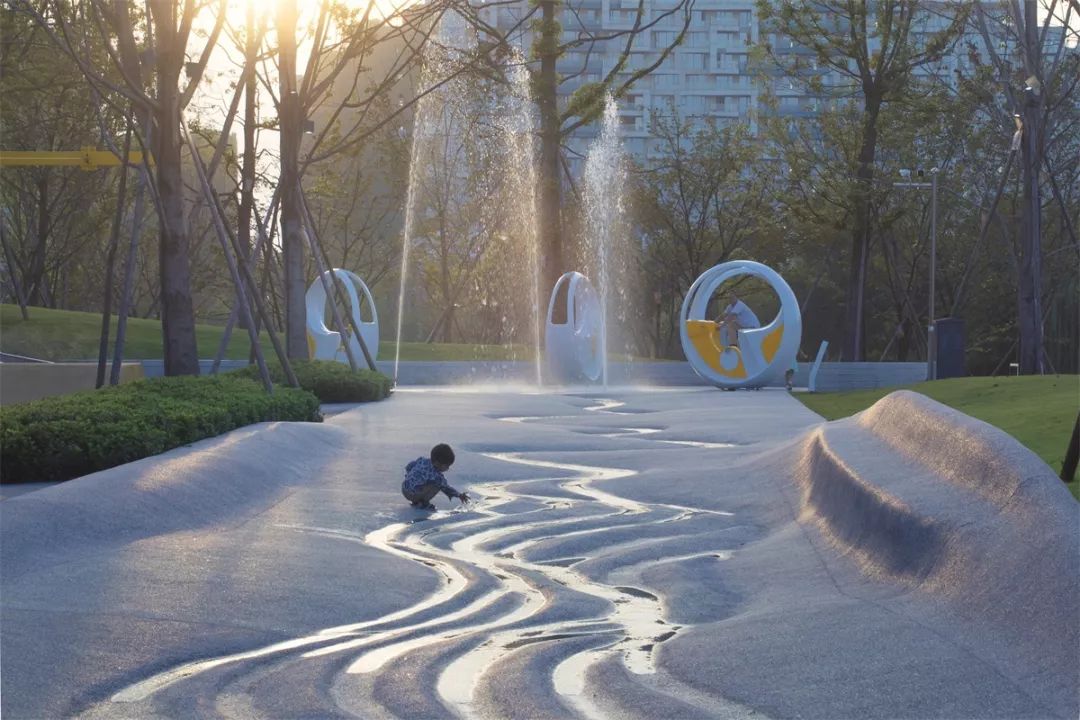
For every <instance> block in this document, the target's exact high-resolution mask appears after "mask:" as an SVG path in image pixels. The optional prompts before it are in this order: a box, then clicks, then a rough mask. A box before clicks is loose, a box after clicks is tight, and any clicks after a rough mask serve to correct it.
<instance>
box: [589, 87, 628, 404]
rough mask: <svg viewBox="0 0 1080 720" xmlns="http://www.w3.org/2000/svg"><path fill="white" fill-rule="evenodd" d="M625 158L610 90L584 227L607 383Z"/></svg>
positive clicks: (593, 156)
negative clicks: (596, 289) (614, 253)
mask: <svg viewBox="0 0 1080 720" xmlns="http://www.w3.org/2000/svg"><path fill="white" fill-rule="evenodd" d="M625 192H626V162H625V156H624V154H623V151H622V145H621V143H620V142H619V106H618V104H617V103H616V102H615V98H613V97H612V96H611V95H610V94H608V95H607V97H606V99H605V102H604V114H603V118H602V121H601V124H600V135H599V136H598V137H597V138H596V140H595V141H593V143H592V145H591V146H590V147H589V154H588V157H587V158H586V160H585V189H584V198H583V200H584V206H585V207H584V210H585V231H586V238H587V241H588V245H589V251H590V253H589V255H590V258H589V259H590V262H593V263H595V272H593V273H591V274H593V275H594V277H595V278H596V280H597V282H598V284H599V293H600V314H601V317H602V322H601V331H600V337H601V350H600V352H601V362H602V367H603V370H602V373H601V378H602V382H603V384H604V385H605V386H606V385H607V384H608V329H609V327H610V320H611V318H610V313H609V299H610V297H611V290H612V287H611V286H612V279H613V272H612V270H613V268H612V263H611V259H612V258H611V252H612V250H613V244H614V240H615V238H616V237H617V234H618V233H621V232H624V231H625V227H624V225H625V223H624V218H625V215H626V201H625Z"/></svg>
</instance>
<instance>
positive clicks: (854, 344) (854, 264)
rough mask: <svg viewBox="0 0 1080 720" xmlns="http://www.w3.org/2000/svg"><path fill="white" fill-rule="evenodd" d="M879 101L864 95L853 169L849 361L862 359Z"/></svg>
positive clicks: (846, 352) (847, 313)
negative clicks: (865, 97)
mask: <svg viewBox="0 0 1080 720" xmlns="http://www.w3.org/2000/svg"><path fill="white" fill-rule="evenodd" d="M880 109H881V103H880V101H879V100H878V99H876V98H875V97H873V96H871V97H868V98H867V99H866V106H865V110H864V113H865V114H864V115H863V135H862V146H861V147H860V149H859V168H858V171H857V172H856V178H857V181H858V185H857V186H856V188H855V198H854V200H855V202H854V203H853V204H854V210H855V212H854V217H855V227H854V228H853V230H852V234H851V267H850V270H849V273H848V289H847V307H846V310H845V322H844V326H845V328H846V330H847V333H846V335H845V337H844V359H845V360H848V361H850V362H859V361H861V360H863V358H864V356H865V353H866V348H865V347H864V330H865V327H866V318H865V312H864V300H865V297H866V273H867V269H868V266H869V262H870V232H871V229H870V223H871V212H870V211H871V208H870V196H871V185H870V184H871V182H873V179H874V156H875V154H876V152H877V120H878V112H879V111H880Z"/></svg>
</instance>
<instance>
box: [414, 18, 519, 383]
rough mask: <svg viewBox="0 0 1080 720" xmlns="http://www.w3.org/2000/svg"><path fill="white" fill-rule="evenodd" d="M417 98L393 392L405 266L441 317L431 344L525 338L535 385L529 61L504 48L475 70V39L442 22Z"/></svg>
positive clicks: (465, 28)
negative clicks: (414, 266) (413, 270)
mask: <svg viewBox="0 0 1080 720" xmlns="http://www.w3.org/2000/svg"><path fill="white" fill-rule="evenodd" d="M420 92H421V93H423V95H422V97H421V99H420V100H419V102H418V103H417V107H416V114H415V117H414V126H413V136H412V148H411V156H410V166H409V187H408V193H407V197H406V210H405V228H404V235H405V237H404V246H403V249H402V265H401V278H400V280H401V286H400V289H399V295H398V330H397V354H396V356H395V361H394V377H395V382H396V381H397V377H398V370H399V366H400V348H401V341H402V337H403V331H402V328H403V326H404V318H405V316H406V314H408V312H409V311H408V310H407V309H406V293H407V292H408V289H409V287H410V284H409V276H408V273H409V265H410V262H415V261H417V260H422V261H423V263H422V265H420V266H418V269H420V270H421V272H423V273H424V274H423V276H422V277H423V278H424V280H425V281H426V285H425V289H426V290H427V291H428V293H427V295H428V298H429V299H430V302H431V306H429V307H428V308H427V309H428V311H429V314H431V313H434V314H435V315H437V316H438V317H437V319H436V320H435V321H434V323H433V327H432V328H431V332H430V334H429V335H428V340H429V341H430V340H434V339H436V338H437V336H438V335H439V333H441V334H442V339H443V340H444V341H451V338H452V337H453V335H454V333H455V330H456V333H457V335H459V336H461V335H470V333H471V334H472V337H473V340H472V341H474V342H475V341H476V339H477V338H479V341H480V342H482V343H487V342H491V343H496V344H505V343H507V342H509V343H511V344H512V345H513V346H514V347H515V348H516V347H520V343H521V341H522V340H523V339H524V345H525V347H528V346H532V347H533V351H532V359H534V360H535V368H536V370H535V372H536V380H537V382H538V383H539V382H540V352H539V338H540V298H539V285H538V277H539V272H538V270H539V258H538V250H537V231H536V162H535V155H536V150H535V144H536V141H535V127H536V120H535V113H534V111H533V103H532V101H531V98H530V96H529V92H530V84H529V76H528V71H527V69H526V66H525V59H524V57H523V56H521V54H520V53H519V52H517V51H515V50H513V49H510V48H507V47H506V46H499V47H498V48H495V49H494V50H490V51H489V52H488V54H487V55H485V56H483V57H481V58H479V62H478V58H477V43H476V38H475V36H474V31H473V30H472V28H471V27H470V26H469V25H468V23H466V22H465V20H464V19H463V18H462V17H461V16H460V15H458V14H456V13H453V12H448V13H446V14H445V15H444V16H443V18H442V19H441V20H440V22H439V26H438V27H437V28H436V31H435V33H434V34H433V37H432V40H431V43H430V45H429V47H428V48H427V49H426V51H425V56H424V65H423V69H422V71H421V81H420ZM523 261H524V262H523ZM451 276H453V277H451ZM413 282H414V284H415V281H413ZM433 288H434V289H436V290H438V292H432V290H433ZM458 308H461V311H460V312H459V311H458ZM463 328H464V329H463ZM513 352H514V353H516V352H517V350H516V349H515V350H514V351H513Z"/></svg>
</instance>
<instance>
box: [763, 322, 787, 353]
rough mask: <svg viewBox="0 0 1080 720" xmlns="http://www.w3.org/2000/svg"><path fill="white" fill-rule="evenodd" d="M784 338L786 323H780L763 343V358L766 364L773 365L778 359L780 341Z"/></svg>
mask: <svg viewBox="0 0 1080 720" xmlns="http://www.w3.org/2000/svg"><path fill="white" fill-rule="evenodd" d="M783 337H784V323H779V324H778V325H777V326H776V327H775V328H773V329H772V330H771V331H770V332H769V334H768V335H766V336H765V339H764V340H762V341H761V356H762V357H763V358H765V362H766V363H771V362H772V361H773V358H774V357H776V351H777V350H779V349H780V340H782V339H783Z"/></svg>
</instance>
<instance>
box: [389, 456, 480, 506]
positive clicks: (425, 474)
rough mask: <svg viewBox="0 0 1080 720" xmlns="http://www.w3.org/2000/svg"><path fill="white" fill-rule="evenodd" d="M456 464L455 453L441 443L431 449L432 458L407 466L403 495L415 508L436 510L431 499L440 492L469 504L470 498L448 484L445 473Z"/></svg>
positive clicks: (402, 487)
mask: <svg viewBox="0 0 1080 720" xmlns="http://www.w3.org/2000/svg"><path fill="white" fill-rule="evenodd" d="M453 464H454V451H453V450H452V449H451V448H450V446H449V445H447V444H446V443H439V444H438V445H436V446H435V447H433V448H431V458H430V459H429V458H425V457H418V458H416V459H415V460H413V461H412V462H411V463H409V464H408V465H406V466H405V480H404V482H402V483H401V494H402V495H404V496H405V499H406V500H408V501H409V502H411V503H412V505H413V507H418V508H421V509H423V510H434V509H435V506H434V505H432V504H431V498H433V497H435V496H436V495H437V494H438V493H439V492H443V493H446V497H448V498H458V499H459V500H461V502H462V504H464V503H467V502H469V496H468V495H467V494H465V493H463V492H458V491H457V490H455V489H454V488H452V487H450V485H449V484H448V483H447V482H446V478H445V477H443V473H444V472H446V471H447V470H449V469H450V466H451V465H453Z"/></svg>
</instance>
